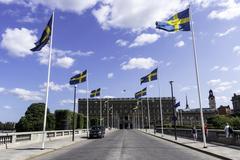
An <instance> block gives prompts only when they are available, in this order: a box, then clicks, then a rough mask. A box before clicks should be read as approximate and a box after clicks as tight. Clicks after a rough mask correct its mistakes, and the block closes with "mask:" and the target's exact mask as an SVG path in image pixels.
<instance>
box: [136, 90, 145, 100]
mask: <svg viewBox="0 0 240 160" xmlns="http://www.w3.org/2000/svg"><path fill="white" fill-rule="evenodd" d="M145 95H147V88H143V89H142V90H141V91H139V92H137V93H135V98H136V99H138V98H140V97H142V96H145Z"/></svg>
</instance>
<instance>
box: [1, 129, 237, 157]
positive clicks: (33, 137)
mask: <svg viewBox="0 0 240 160" xmlns="http://www.w3.org/2000/svg"><path fill="white" fill-rule="evenodd" d="M164 131H165V133H166V134H164V136H162V135H161V134H160V133H158V132H154V131H153V130H145V129H144V130H142V129H123V130H118V129H111V130H108V129H107V130H106V136H105V138H103V139H87V138H86V130H76V131H75V134H76V137H75V142H72V141H71V135H72V131H70V130H65V131H49V132H47V142H46V149H45V150H41V149H40V146H41V144H40V141H41V134H42V133H41V132H25V133H9V134H8V135H6V134H1V135H0V147H1V148H0V155H1V156H0V160H13V159H18V160H24V159H33V160H55V159H56V160H65V159H70V160H75V159H76V160H77V159H81V160H116V159H119V160H128V159H129V160H130V159H131V160H135V159H137V160H148V159H149V160H155V159H166V160H171V159H172V160H175V159H178V160H186V159H196V160H198V159H199V160H200V159H209V160H216V159H239V157H240V153H239V148H240V147H238V144H237V143H235V145H231V146H226V144H227V143H229V144H230V142H231V141H237V142H239V140H238V139H237V138H239V134H238V133H239V132H238V131H235V136H233V137H231V138H229V139H227V138H224V133H223V131H221V130H210V131H209V133H210V135H218V139H219V140H221V139H225V142H224V141H222V143H216V142H217V138H216V139H215V140H211V143H208V148H203V144H202V142H201V138H199V141H198V142H193V140H192V139H190V137H189V130H188V129H179V130H178V135H179V136H181V137H178V140H177V141H176V140H175V139H174V137H173V136H172V135H171V132H172V131H171V129H164ZM210 137H211V136H210ZM214 141H216V142H214ZM224 143H225V144H224ZM6 147H7V148H6Z"/></svg>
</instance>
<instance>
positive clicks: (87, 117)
mask: <svg viewBox="0 0 240 160" xmlns="http://www.w3.org/2000/svg"><path fill="white" fill-rule="evenodd" d="M86 81H87V92H86V93H87V94H86V95H87V137H88V135H89V104H88V71H87V78H86Z"/></svg>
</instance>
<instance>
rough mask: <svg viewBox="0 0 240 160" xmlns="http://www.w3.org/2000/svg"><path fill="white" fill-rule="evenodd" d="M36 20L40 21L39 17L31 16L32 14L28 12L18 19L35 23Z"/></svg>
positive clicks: (22, 21)
mask: <svg viewBox="0 0 240 160" xmlns="http://www.w3.org/2000/svg"><path fill="white" fill-rule="evenodd" d="M36 21H38V19H37V18H33V17H31V15H30V14H27V15H26V16H24V17H22V18H21V19H18V20H17V22H21V23H33V22H36Z"/></svg>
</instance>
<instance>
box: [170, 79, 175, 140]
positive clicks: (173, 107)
mask: <svg viewBox="0 0 240 160" xmlns="http://www.w3.org/2000/svg"><path fill="white" fill-rule="evenodd" d="M169 83H170V85H171V94H172V109H173V118H172V119H173V125H174V135H175V140H177V128H176V120H177V117H176V109H175V106H174V100H173V81H169Z"/></svg>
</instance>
